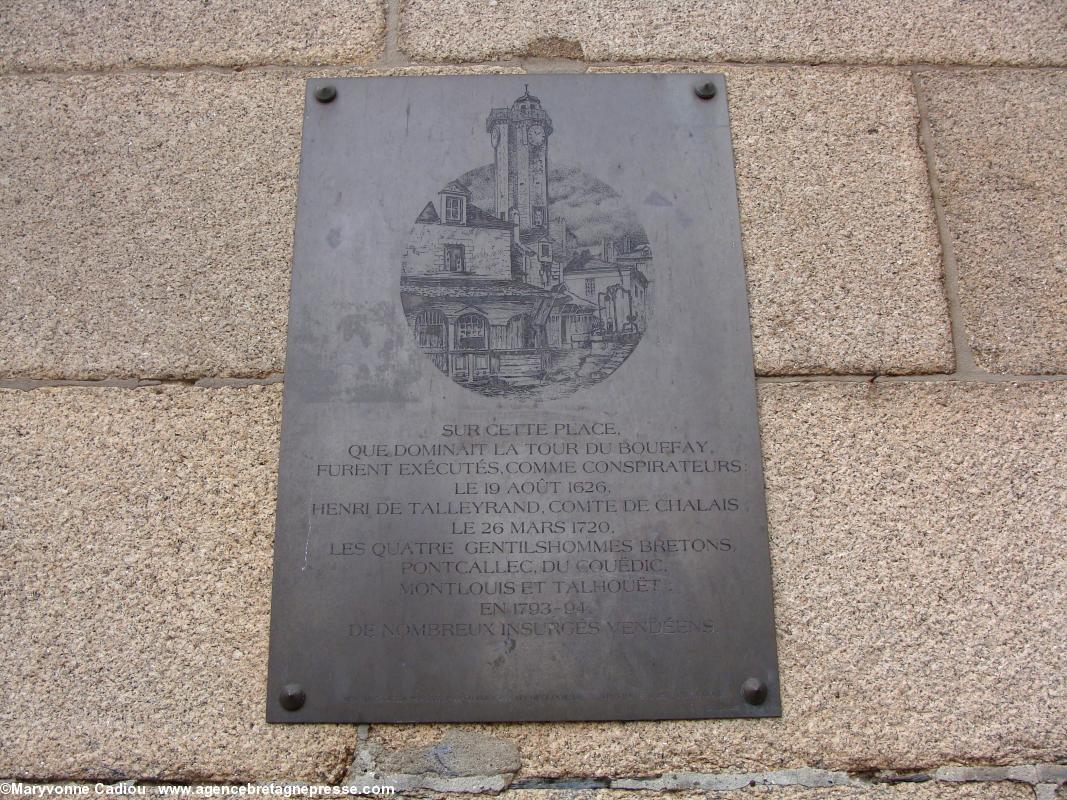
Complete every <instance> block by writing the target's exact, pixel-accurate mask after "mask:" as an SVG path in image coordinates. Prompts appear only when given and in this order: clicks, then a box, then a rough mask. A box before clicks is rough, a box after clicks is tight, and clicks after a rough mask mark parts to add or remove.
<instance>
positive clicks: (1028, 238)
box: [919, 71, 1067, 373]
mask: <svg viewBox="0 0 1067 800" xmlns="http://www.w3.org/2000/svg"><path fill="white" fill-rule="evenodd" d="M919 85H920V88H921V91H922V92H923V95H924V99H925V103H926V108H927V113H928V115H929V120H930V129H931V133H932V135H933V142H934V156H935V159H936V163H937V175H938V182H939V184H940V189H941V202H942V203H943V205H944V210H945V215H946V221H947V224H948V228H949V231H950V233H951V237H952V248H953V251H954V253H955V257H956V263H957V267H958V270H959V286H960V288H959V291H960V302H961V304H962V307H963V314H964V330H965V331H966V333H967V339H968V341H969V343H970V346H971V350H972V351H973V353H974V359H975V362H976V363H977V365H978V366H979V367H981V368H984V369H987V370H989V371H991V372H1006V373H1035V372H1036V373H1063V372H1067V192H1065V191H1064V186H1067V74H1064V73H1063V72H1039V71H1008V72H978V73H972V72H923V73H920V76H919Z"/></svg>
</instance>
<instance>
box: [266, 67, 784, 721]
mask: <svg viewBox="0 0 1067 800" xmlns="http://www.w3.org/2000/svg"><path fill="white" fill-rule="evenodd" d="M709 82H710V83H711V84H712V86H713V87H714V89H715V91H713V92H711V91H709V90H708V89H707V84H708V83H709ZM325 86H329V87H333V88H334V89H335V90H336V92H335V93H334V92H329V91H327V92H323V91H321V90H322V89H323V87H325ZM327 96H329V97H330V102H323V101H322V99H324V98H325V97H327ZM315 98H320V100H319V101H316V99H315ZM293 262H294V263H293V277H292V295H291V303H290V316H289V343H288V355H287V364H286V374H285V397H284V419H283V430H282V456H281V470H280V479H279V486H278V513H277V524H276V535H275V556H274V593H273V607H272V617H271V642H270V665H269V679H268V684H269V685H268V692H267V718H268V720H270V721H274V722H415V721H492V720H580V719H586V720H598V719H599V720H604V719H663V718H699V717H725V716H744V717H753V716H776V715H778V714H779V713H780V699H779V687H778V671H777V658H776V652H775V630H774V620H773V609H772V603H771V579H770V563H769V557H768V547H767V530H766V511H765V506H764V489H763V473H762V465H761V457H760V447H759V433H758V428H757V422H756V407H755V384H754V379H753V369H752V347H751V339H750V333H749V322H748V306H747V302H746V294H745V276H744V269H743V265H742V260H741V247H740V227H739V221H738V211H737V201H736V193H735V185H734V173H733V159H732V153H731V148H730V128H729V119H728V115H727V104H726V87H725V84H724V81H723V78H722V76H720V75H711V76H707V75H704V76H698V75H610V76H609V75H581V76H574V75H551V76H547V75H545V76H535V75H525V76H491V77H448V78H352V79H343V80H312V81H309V84H308V88H307V102H306V107H305V117H304V134H303V151H302V159H301V165H300V189H299V204H298V210H297V231H296V245H295V252H294V259H293Z"/></svg>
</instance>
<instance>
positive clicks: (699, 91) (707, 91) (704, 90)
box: [693, 81, 715, 100]
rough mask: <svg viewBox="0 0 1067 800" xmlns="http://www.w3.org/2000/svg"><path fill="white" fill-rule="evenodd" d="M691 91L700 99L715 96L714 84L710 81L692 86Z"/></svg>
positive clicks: (708, 98)
mask: <svg viewBox="0 0 1067 800" xmlns="http://www.w3.org/2000/svg"><path fill="white" fill-rule="evenodd" d="M693 92H694V93H695V94H696V96H697V97H699V98H700V99H701V100H710V99H711V98H713V97H714V96H715V84H714V83H712V82H711V81H708V82H707V83H702V84H700V85H699V86H694V87H693Z"/></svg>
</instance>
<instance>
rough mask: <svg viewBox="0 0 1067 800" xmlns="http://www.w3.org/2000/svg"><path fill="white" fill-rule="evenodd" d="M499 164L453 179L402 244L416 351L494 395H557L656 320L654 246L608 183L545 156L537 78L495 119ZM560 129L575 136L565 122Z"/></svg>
mask: <svg viewBox="0 0 1067 800" xmlns="http://www.w3.org/2000/svg"><path fill="white" fill-rule="evenodd" d="M485 131H486V146H487V150H488V148H489V147H490V146H491V147H492V155H493V163H491V164H486V165H484V166H481V167H477V168H475V169H471V170H469V171H468V172H466V173H464V174H463V175H461V176H460V177H458V178H456V179H455V180H452V181H450V182H449V183H448V184H446V185H445V186H443V187H442V188H441V190H440V191H439V192H438V194H437V196H436V197H435V198H432V199H430V200H429V201H427V202H426V203H425V205H424V206H423V207H422V210H421V211H420V212H419V213H418V216H417V217H416V219H415V222H414V225H413V226H412V230H411V234H410V236H409V238H408V240H407V245H406V247H405V249H404V255H403V260H402V265H401V284H400V286H401V300H402V303H403V307H404V314H405V316H406V318H407V321H408V324H409V326H410V327H411V330H412V332H413V334H414V336H415V340H416V342H417V344H418V346H419V349H420V350H422V352H423V353H425V354H426V356H427V357H428V358H429V359H430V360H431V361H432V362H433V364H434V365H435V366H436V367H437V368H438V369H440V370H441V371H442V372H444V373H445V374H446V375H448V376H449V377H451V378H452V380H454V381H455V382H456V383H459V384H460V385H462V386H466V387H467V388H469V389H472V390H474V391H476V392H479V393H481V394H484V395H489V396H516V397H522V398H536V399H538V400H549V399H552V398H556V397H563V396H566V395H569V394H571V393H573V392H575V391H577V390H579V389H581V388H582V387H585V386H591V385H593V384H596V383H598V382H600V381H601V380H603V379H604V378H607V377H608V376H609V375H611V374H612V373H613V372H615V370H616V369H618V368H619V367H620V366H621V365H622V363H623V362H624V361H625V360H626V359H627V357H628V356H629V355H630V353H632V352H633V350H634V348H635V347H637V345H638V342H639V341H640V340H641V336H642V334H643V333H644V332H645V330H646V327H647V325H648V322H649V319H650V318H651V316H652V313H651V312H652V280H651V277H650V276H651V275H652V250H651V247H650V245H649V241H648V237H647V236H646V234H645V231H644V229H643V228H642V226H641V225H640V223H639V222H638V221H637V218H636V217H635V216H634V214H633V213H632V212H631V211H630V209H629V208H627V207H626V205H625V203H624V202H623V200H622V198H621V197H620V196H619V195H618V194H617V193H616V192H615V191H614V190H613V189H612V188H611V187H610V186H608V185H607V184H606V183H604V182H603V181H601V180H598V179H597V178H595V177H593V176H591V175H588V174H586V173H585V172H583V171H582V170H581V169H579V168H577V167H575V166H571V165H561V164H554V163H553V164H551V165H550V163H549V157H548V148H549V139H550V137H551V136H552V135H553V134H554V133H555V132H554V130H553V126H552V119H551V117H550V116H549V114H548V112H547V111H546V110H545V108H544V107H543V106H542V104H541V100H540V99H539V98H538V97H535V96H534V95H532V94H531V93H530V87H529V85H527V86H526V91H525V92H524V93H523V95H522V96H521V97H519V98H518V99H516V100H515V101H514V103H512V105H511V106H510V107H509V108H493V109H491V110H490V111H489V115H488V118H487V119H486V122H485ZM556 135H565V132H560V133H559V134H556Z"/></svg>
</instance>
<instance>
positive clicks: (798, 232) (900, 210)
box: [727, 69, 954, 375]
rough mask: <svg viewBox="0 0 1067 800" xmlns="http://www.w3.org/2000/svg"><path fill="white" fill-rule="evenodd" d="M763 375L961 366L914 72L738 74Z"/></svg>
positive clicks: (733, 86) (735, 116)
mask: <svg viewBox="0 0 1067 800" xmlns="http://www.w3.org/2000/svg"><path fill="white" fill-rule="evenodd" d="M727 81H728V85H727V88H728V93H729V102H730V116H731V128H732V133H733V140H734V157H735V161H736V170H737V184H738V199H739V203H740V209H741V227H742V235H743V244H744V253H745V268H746V271H747V274H748V282H749V306H750V308H751V318H752V336H753V344H754V348H755V353H756V367H757V371H758V372H759V373H760V374H765V375H778V374H805V373H828V372H836V373H842V372H853V373H855V372H865V373H882V374H884V373H914V372H950V371H952V369H953V363H954V361H953V355H952V348H951V330H950V326H949V318H948V310H947V305H946V300H945V293H944V287H943V284H942V277H941V275H942V273H941V260H940V246H939V243H938V240H937V230H936V223H935V219H934V213H933V207H932V204H931V199H930V188H929V183H928V175H927V169H926V163H925V160H924V158H923V154H922V151H921V149H920V148H919V146H918V143H917V138H916V131H917V129H918V110H917V106H916V102H915V97H914V94H913V90H912V86H911V82H910V80H909V79H908V78H907V76H905V75H903V74H900V73H890V72H882V71H872V70H848V71H834V72H827V71H824V70H810V69H788V70H783V69H771V70H767V69H731V70H729V71H728V73H727Z"/></svg>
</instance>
